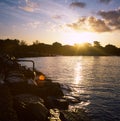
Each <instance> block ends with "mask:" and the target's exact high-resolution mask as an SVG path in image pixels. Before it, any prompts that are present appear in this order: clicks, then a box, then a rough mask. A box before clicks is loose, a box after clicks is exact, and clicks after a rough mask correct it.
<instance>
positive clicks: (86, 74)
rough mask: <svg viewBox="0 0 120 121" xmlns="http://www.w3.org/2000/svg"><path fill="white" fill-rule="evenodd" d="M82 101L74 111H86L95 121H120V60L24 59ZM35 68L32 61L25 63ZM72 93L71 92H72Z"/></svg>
mask: <svg viewBox="0 0 120 121" xmlns="http://www.w3.org/2000/svg"><path fill="white" fill-rule="evenodd" d="M25 59H26V60H33V61H34V62H35V68H36V69H37V70H39V71H41V72H43V73H44V74H45V75H46V76H47V77H48V78H49V79H51V80H53V81H55V82H58V83H60V84H61V86H62V87H63V89H64V90H66V91H64V93H65V95H67V96H68V95H69V96H71V97H75V98H77V99H79V100H80V102H79V103H77V104H71V105H70V106H69V108H70V109H71V110H75V109H84V110H85V112H86V113H87V114H88V116H89V117H90V119H91V120H92V121H120V57H118V56H54V57H35V58H25ZM23 64H24V65H26V66H27V67H30V68H32V64H31V63H29V62H26V63H23ZM69 90H71V91H69Z"/></svg>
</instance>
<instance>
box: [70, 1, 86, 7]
mask: <svg viewBox="0 0 120 121" xmlns="http://www.w3.org/2000/svg"><path fill="white" fill-rule="evenodd" d="M85 6H86V4H85V3H83V2H72V3H71V4H70V7H72V8H75V7H78V8H84V7H85Z"/></svg>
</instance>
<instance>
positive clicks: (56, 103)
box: [46, 97, 69, 110]
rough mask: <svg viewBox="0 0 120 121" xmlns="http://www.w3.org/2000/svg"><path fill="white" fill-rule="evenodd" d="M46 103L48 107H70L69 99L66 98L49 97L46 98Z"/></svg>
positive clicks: (63, 108)
mask: <svg viewBox="0 0 120 121" xmlns="http://www.w3.org/2000/svg"><path fill="white" fill-rule="evenodd" d="M46 105H47V107H48V108H58V109H61V110H67V109H68V105H69V104H68V101H67V100H66V99H64V98H62V97H61V98H56V97H48V98H47V100H46Z"/></svg>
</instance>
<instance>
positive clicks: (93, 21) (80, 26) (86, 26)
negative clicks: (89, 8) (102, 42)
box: [67, 17, 111, 33]
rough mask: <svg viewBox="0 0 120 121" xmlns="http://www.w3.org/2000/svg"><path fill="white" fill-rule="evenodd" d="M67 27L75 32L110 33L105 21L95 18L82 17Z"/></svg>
mask: <svg viewBox="0 0 120 121" xmlns="http://www.w3.org/2000/svg"><path fill="white" fill-rule="evenodd" d="M67 26H68V27H71V28H72V29H75V30H77V31H89V32H99V33H101V32H108V31H111V29H110V28H109V26H108V25H107V24H106V23H105V21H103V20H101V19H97V18H95V17H83V18H80V19H79V20H78V21H77V22H75V23H72V24H67Z"/></svg>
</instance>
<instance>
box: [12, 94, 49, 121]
mask: <svg viewBox="0 0 120 121" xmlns="http://www.w3.org/2000/svg"><path fill="white" fill-rule="evenodd" d="M14 104H15V109H16V111H17V113H18V117H19V119H20V120H21V121H34V120H39V121H46V120H47V119H48V114H49V111H48V109H47V108H46V107H45V105H44V101H43V99H41V98H40V97H38V96H35V95H31V94H21V95H18V96H16V97H15V103H14Z"/></svg>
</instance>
